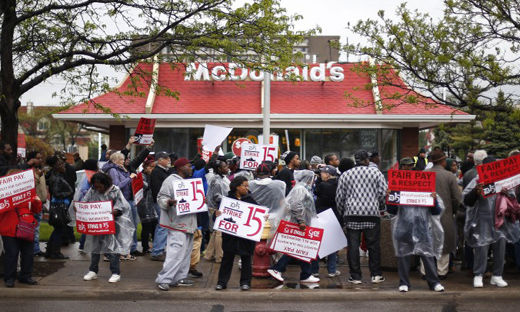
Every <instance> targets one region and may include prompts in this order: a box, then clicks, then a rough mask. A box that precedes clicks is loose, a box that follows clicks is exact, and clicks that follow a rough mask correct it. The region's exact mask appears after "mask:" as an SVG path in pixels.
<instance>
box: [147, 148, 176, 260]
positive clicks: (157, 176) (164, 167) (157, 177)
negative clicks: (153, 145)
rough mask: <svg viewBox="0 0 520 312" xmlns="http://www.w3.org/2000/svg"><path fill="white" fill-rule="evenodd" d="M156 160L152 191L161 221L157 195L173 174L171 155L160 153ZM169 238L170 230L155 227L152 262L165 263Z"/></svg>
mask: <svg viewBox="0 0 520 312" xmlns="http://www.w3.org/2000/svg"><path fill="white" fill-rule="evenodd" d="M155 160H156V162H157V164H156V166H155V168H154V169H153V170H152V173H151V174H150V190H151V192H152V200H153V203H154V208H155V211H156V212H157V216H158V218H159V219H160V218H161V213H162V209H161V208H160V207H159V204H158V203H157V195H158V194H159V191H160V190H161V186H162V184H163V182H164V180H166V178H167V177H168V176H169V175H170V172H171V160H170V155H169V154H168V153H167V152H159V153H156V154H155ZM167 237H168V230H166V229H165V228H163V227H162V226H159V225H157V226H156V227H155V233H154V238H153V248H152V258H151V259H152V260H154V261H164V259H165V255H164V249H165V248H166V239H167Z"/></svg>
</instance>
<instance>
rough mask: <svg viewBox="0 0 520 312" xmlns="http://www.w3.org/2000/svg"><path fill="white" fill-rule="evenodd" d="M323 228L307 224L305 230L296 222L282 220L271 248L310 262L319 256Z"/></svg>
mask: <svg viewBox="0 0 520 312" xmlns="http://www.w3.org/2000/svg"><path fill="white" fill-rule="evenodd" d="M322 237H323V229H319V228H315V227H311V226H307V227H306V228H305V230H304V231H302V230H300V227H299V225H298V224H296V223H291V222H287V221H285V220H282V221H281V222H280V225H278V229H276V233H275V238H274V239H273V240H272V242H271V246H270V248H271V249H272V250H274V251H277V252H281V253H284V254H286V255H288V256H291V257H295V258H297V259H300V260H303V261H306V262H310V261H311V260H314V259H316V258H317V257H318V251H319V249H320V244H321V240H322Z"/></svg>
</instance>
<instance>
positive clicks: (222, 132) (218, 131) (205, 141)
mask: <svg viewBox="0 0 520 312" xmlns="http://www.w3.org/2000/svg"><path fill="white" fill-rule="evenodd" d="M231 130H233V128H226V127H219V126H213V125H206V126H205V127H204V136H203V137H202V146H203V147H204V148H205V149H206V150H207V151H213V150H215V148H216V147H217V146H219V145H220V143H222V141H224V140H225V139H226V138H227V136H228V135H229V133H231Z"/></svg>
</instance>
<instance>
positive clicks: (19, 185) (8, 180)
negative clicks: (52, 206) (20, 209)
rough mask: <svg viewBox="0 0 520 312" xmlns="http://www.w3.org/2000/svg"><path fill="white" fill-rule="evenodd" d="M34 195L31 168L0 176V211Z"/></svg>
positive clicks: (25, 200)
mask: <svg viewBox="0 0 520 312" xmlns="http://www.w3.org/2000/svg"><path fill="white" fill-rule="evenodd" d="M35 195H36V189H35V184H34V172H33V171H32V169H29V170H26V171H22V172H18V173H15V174H11V175H7V176H4V177H1V178H0V212H5V211H9V210H11V209H13V208H14V206H16V205H19V204H21V203H23V202H27V201H30V200H31V198H32V197H33V196H35Z"/></svg>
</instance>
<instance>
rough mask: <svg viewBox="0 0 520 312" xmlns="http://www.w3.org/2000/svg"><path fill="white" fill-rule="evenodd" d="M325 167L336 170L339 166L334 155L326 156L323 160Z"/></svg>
mask: <svg viewBox="0 0 520 312" xmlns="http://www.w3.org/2000/svg"><path fill="white" fill-rule="evenodd" d="M323 161H324V162H325V165H329V166H333V167H335V168H337V167H338V166H339V158H338V155H336V154H328V155H325V157H324V158H323Z"/></svg>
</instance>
